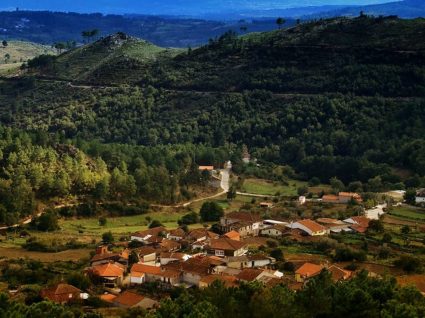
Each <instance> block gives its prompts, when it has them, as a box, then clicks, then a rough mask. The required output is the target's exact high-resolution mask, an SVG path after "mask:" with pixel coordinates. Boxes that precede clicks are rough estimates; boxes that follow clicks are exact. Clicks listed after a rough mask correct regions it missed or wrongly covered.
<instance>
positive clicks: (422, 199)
mask: <svg viewBox="0 0 425 318" xmlns="http://www.w3.org/2000/svg"><path fill="white" fill-rule="evenodd" d="M415 202H416V204H420V205H422V204H424V205H425V189H420V190H418V191H416V199H415Z"/></svg>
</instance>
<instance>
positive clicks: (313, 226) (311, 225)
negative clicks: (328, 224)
mask: <svg viewBox="0 0 425 318" xmlns="http://www.w3.org/2000/svg"><path fill="white" fill-rule="evenodd" d="M298 223H299V224H301V225H303V226H305V227H306V228H308V229H309V230H310V231H312V232H313V233H316V232H322V231H326V228H325V227H324V226H322V225H320V224H319V223H317V222H314V221H313V220H309V219H305V220H301V221H298Z"/></svg>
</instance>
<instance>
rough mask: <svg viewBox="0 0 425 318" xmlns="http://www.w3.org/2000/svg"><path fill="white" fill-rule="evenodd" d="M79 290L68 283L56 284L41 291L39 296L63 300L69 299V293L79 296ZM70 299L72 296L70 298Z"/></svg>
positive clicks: (56, 300) (55, 300) (52, 299)
mask: <svg viewBox="0 0 425 318" xmlns="http://www.w3.org/2000/svg"><path fill="white" fill-rule="evenodd" d="M80 293H81V290H79V289H78V288H77V287H74V286H72V285H68V284H57V285H55V286H53V287H51V288H46V289H43V290H42V291H41V297H43V298H48V299H50V300H51V301H54V302H64V301H68V300H70V298H69V295H70V294H72V295H75V296H77V297H78V298H79V296H80ZM71 299H72V298H71Z"/></svg>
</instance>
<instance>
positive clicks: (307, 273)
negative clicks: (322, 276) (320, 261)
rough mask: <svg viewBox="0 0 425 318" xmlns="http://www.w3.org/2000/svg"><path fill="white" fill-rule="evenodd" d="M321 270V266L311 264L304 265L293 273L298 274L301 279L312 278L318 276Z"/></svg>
mask: <svg viewBox="0 0 425 318" xmlns="http://www.w3.org/2000/svg"><path fill="white" fill-rule="evenodd" d="M322 269H323V266H321V265H316V264H312V263H305V264H304V265H302V266H301V267H300V268H298V269H297V270H296V271H295V274H299V275H301V276H302V277H307V278H308V277H313V276H316V275H318V274H319V273H320V272H321V271H322Z"/></svg>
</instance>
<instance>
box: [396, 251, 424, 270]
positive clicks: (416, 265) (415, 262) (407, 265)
mask: <svg viewBox="0 0 425 318" xmlns="http://www.w3.org/2000/svg"><path fill="white" fill-rule="evenodd" d="M394 265H395V266H397V267H399V268H401V269H403V270H404V271H405V272H407V273H421V272H422V269H423V268H422V262H421V260H420V259H419V258H416V257H414V256H410V255H403V256H401V257H400V258H399V259H398V260H396V261H395V262H394Z"/></svg>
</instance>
